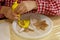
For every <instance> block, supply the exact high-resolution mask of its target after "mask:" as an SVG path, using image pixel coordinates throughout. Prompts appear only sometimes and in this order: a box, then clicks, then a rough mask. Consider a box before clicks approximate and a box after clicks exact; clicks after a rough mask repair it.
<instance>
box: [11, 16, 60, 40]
mask: <svg viewBox="0 0 60 40" xmlns="http://www.w3.org/2000/svg"><path fill="white" fill-rule="evenodd" d="M50 18H51V19H52V21H53V24H54V26H53V30H52V32H51V33H50V34H49V35H47V36H45V37H43V38H39V39H25V38H22V37H20V36H18V35H16V34H15V32H14V31H13V29H12V26H11V24H10V40H60V16H55V17H50Z"/></svg>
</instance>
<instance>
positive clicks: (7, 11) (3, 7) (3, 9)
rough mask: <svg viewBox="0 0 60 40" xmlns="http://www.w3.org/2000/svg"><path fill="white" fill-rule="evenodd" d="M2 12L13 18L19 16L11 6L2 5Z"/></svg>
mask: <svg viewBox="0 0 60 40" xmlns="http://www.w3.org/2000/svg"><path fill="white" fill-rule="evenodd" d="M1 13H3V14H4V16H5V17H6V18H8V19H11V20H15V19H16V17H17V16H16V15H17V14H16V13H14V12H13V11H12V9H11V8H10V7H6V6H2V8H1Z"/></svg>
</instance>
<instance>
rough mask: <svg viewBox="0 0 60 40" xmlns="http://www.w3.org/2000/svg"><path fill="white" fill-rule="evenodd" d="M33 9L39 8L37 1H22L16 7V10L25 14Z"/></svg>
mask: <svg viewBox="0 0 60 40" xmlns="http://www.w3.org/2000/svg"><path fill="white" fill-rule="evenodd" d="M33 9H37V4H36V2H35V1H22V2H21V3H20V4H19V5H18V6H17V8H16V9H15V12H16V13H20V14H23V13H25V12H28V11H31V10H33Z"/></svg>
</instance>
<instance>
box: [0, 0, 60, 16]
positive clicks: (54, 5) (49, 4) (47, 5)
mask: <svg viewBox="0 0 60 40" xmlns="http://www.w3.org/2000/svg"><path fill="white" fill-rule="evenodd" d="M0 1H1V0H0ZM21 1H22V0H18V3H20V2H21ZM14 2H15V0H5V5H6V6H10V7H11V6H12V4H13V3H14ZM36 2H37V5H38V12H39V13H40V14H45V15H57V16H58V15H60V0H36Z"/></svg>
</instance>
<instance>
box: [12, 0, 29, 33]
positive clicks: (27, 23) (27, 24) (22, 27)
mask: <svg viewBox="0 0 60 40" xmlns="http://www.w3.org/2000/svg"><path fill="white" fill-rule="evenodd" d="M17 1H18V0H16V1H15V2H14V4H13V5H12V10H13V11H14V10H15V8H16V7H17V6H18V3H17ZM17 16H18V22H17V23H18V25H19V26H20V27H21V30H20V32H22V31H23V30H24V29H26V28H28V27H29V25H30V20H20V17H21V14H18V15H17ZM22 23H23V24H22Z"/></svg>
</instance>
